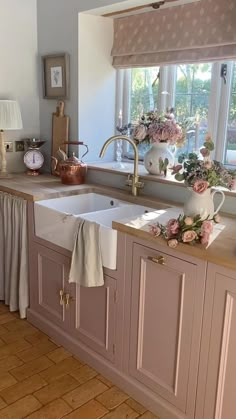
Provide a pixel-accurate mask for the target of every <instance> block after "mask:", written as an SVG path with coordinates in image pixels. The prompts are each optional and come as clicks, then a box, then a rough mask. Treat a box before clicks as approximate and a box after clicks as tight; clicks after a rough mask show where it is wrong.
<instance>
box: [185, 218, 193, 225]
mask: <svg viewBox="0 0 236 419" xmlns="http://www.w3.org/2000/svg"><path fill="white" fill-rule="evenodd" d="M184 223H185V224H186V226H191V225H192V224H193V219H192V218H191V217H186V218H185V220H184Z"/></svg>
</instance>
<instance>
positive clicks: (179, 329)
mask: <svg viewBox="0 0 236 419" xmlns="http://www.w3.org/2000/svg"><path fill="white" fill-rule="evenodd" d="M136 241H137V240H136ZM151 246H152V245H151ZM163 250H164V248H163V247H161V248H160V249H159V248H155V247H154V246H152V247H148V246H145V245H143V244H139V243H133V247H132V250H131V251H132V255H130V258H131V259H132V274H131V301H130V329H129V354H128V367H127V368H128V373H129V375H130V376H132V377H133V378H135V379H136V380H138V382H139V383H141V384H143V385H144V386H145V387H146V388H149V389H150V390H151V391H152V393H153V394H156V395H157V396H158V398H159V400H160V402H161V400H165V402H168V403H169V405H170V406H171V405H172V407H175V408H176V409H175V411H176V415H175V413H174V411H173V413H172V415H170V416H168V417H171V418H172V417H173V418H175V417H176V418H177V417H178V418H180V417H181V418H194V411H195V397H196V388H197V373H198V361H199V351H200V334H201V323H202V312H203V301H204V286H205V268H204V264H203V263H202V262H201V261H199V266H198V265H197V264H196V260H195V263H191V262H189V261H186V260H183V259H182V258H179V257H178V253H175V257H174V256H172V255H171V253H173V252H172V251H171V250H170V254H168V248H167V249H166V252H163ZM127 304H128V301H127ZM158 398H157V401H158ZM167 405H168V404H167Z"/></svg>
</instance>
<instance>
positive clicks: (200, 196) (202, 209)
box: [184, 188, 225, 220]
mask: <svg viewBox="0 0 236 419" xmlns="http://www.w3.org/2000/svg"><path fill="white" fill-rule="evenodd" d="M188 191H189V194H188V198H187V201H186V202H185V204H184V214H185V215H188V216H190V217H194V216H195V215H198V214H199V215H200V216H201V220H205V219H206V218H213V217H214V215H216V214H217V213H218V211H219V210H220V208H221V207H222V205H223V203H224V201H225V194H224V192H222V191H220V190H214V191H212V190H211V189H210V188H208V189H206V190H205V191H204V192H202V193H197V192H195V191H194V190H193V189H192V188H188ZM217 193H218V194H220V195H221V202H220V203H219V205H218V207H217V208H216V209H215V205H214V200H213V198H214V196H215V194H217Z"/></svg>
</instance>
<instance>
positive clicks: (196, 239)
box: [149, 215, 220, 249]
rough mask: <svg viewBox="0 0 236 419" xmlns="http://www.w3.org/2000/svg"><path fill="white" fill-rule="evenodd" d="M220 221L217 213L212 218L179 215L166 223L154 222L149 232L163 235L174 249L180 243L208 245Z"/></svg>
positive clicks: (154, 234)
mask: <svg viewBox="0 0 236 419" xmlns="http://www.w3.org/2000/svg"><path fill="white" fill-rule="evenodd" d="M218 222H220V217H219V216H218V215H215V216H214V218H212V219H207V220H201V216H200V215H196V216H195V217H189V216H186V215H179V217H178V218H176V219H175V218H172V219H170V220H169V221H168V222H167V223H166V225H163V224H160V223H154V224H151V225H150V226H149V233H150V234H152V235H153V236H155V237H157V236H162V237H164V239H165V240H167V244H168V246H169V247H171V248H172V249H174V248H176V247H177V245H178V243H186V244H191V245H192V244H195V243H200V244H202V245H204V246H207V245H208V243H209V240H210V236H211V234H212V232H213V226H214V223H218Z"/></svg>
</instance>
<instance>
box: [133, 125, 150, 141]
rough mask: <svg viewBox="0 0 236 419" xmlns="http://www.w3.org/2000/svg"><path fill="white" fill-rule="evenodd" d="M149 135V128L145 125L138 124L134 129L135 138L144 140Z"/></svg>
mask: <svg viewBox="0 0 236 419" xmlns="http://www.w3.org/2000/svg"><path fill="white" fill-rule="evenodd" d="M146 136H147V128H146V127H145V126H144V125H137V126H136V127H135V128H134V131H133V137H134V139H135V140H138V141H142V140H144V139H145V138H146Z"/></svg>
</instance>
